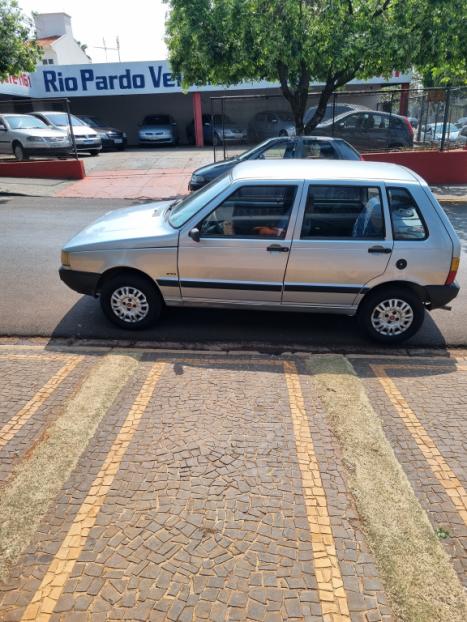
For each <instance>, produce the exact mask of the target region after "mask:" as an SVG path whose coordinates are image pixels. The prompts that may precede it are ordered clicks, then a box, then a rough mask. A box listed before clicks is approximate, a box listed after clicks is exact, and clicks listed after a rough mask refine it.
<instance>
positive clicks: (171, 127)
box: [140, 125, 175, 132]
mask: <svg viewBox="0 0 467 622" xmlns="http://www.w3.org/2000/svg"><path fill="white" fill-rule="evenodd" d="M140 129H141V131H143V132H144V131H145V130H164V131H165V132H167V131H169V130H170V131H172V130H174V129H175V125H142V126H141V128H140Z"/></svg>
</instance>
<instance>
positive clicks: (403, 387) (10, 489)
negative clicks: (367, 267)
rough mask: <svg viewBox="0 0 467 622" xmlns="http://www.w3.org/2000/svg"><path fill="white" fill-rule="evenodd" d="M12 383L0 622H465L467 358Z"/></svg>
mask: <svg viewBox="0 0 467 622" xmlns="http://www.w3.org/2000/svg"><path fill="white" fill-rule="evenodd" d="M0 371H1V372H2V373H1V375H0V396H1V401H0V454H1V456H0V457H1V464H2V465H3V466H2V470H1V472H0V492H1V494H0V620H2V621H5V622H6V621H7V622H14V621H16V620H29V621H32V620H35V621H36V620H37V621H41V622H44V621H48V620H50V621H53V622H58V621H65V620H66V621H67V622H69V621H73V622H75V621H76V622H79V621H81V620H82V621H83V622H84V621H85V620H93V621H96V622H97V621H100V620H122V619H125V620H133V621H136V620H141V621H146V620H151V621H158V620H160V621H162V620H164V621H169V620H170V621H174V622H175V621H178V622H188V621H192V620H193V621H194V620H196V621H198V620H204V621H206V620H208V621H212V622H216V621H218V622H227V621H229V620H232V621H233V620H236V621H240V622H244V621H247V620H248V621H257V622H278V621H287V622H298V621H305V620H306V621H308V622H322V621H324V622H377V621H384V622H390V621H392V620H397V619H406V620H418V619H419V620H424V622H435V620H436V621H437V622H448V621H449V622H462V621H463V620H465V617H466V615H467V605H466V601H465V596H464V595H463V593H462V587H461V585H462V583H463V584H464V585H466V584H467V563H466V561H467V555H466V542H465V534H466V532H465V526H466V524H467V494H466V492H465V490H466V487H467V481H466V479H465V471H464V470H463V469H465V467H466V466H467V463H466V455H467V454H466V452H465V448H464V449H463V447H462V445H463V443H464V442H465V438H466V431H467V430H466V419H465V412H466V411H467V409H466V404H467V383H466V381H465V380H466V371H467V353H465V352H464V353H463V352H461V351H458V352H455V353H452V354H451V356H432V357H430V358H423V357H414V356H411V357H397V356H394V355H393V356H391V357H375V356H371V355H362V356H358V355H354V356H349V357H347V358H346V357H343V356H337V355H310V356H309V355H307V356H292V355H287V356H282V357H273V356H261V355H256V354H243V353H237V354H235V355H228V354H223V353H196V352H190V353H182V352H179V353H175V352H173V353H170V352H163V351H159V352H158V351H155V350H144V349H139V350H138V349H125V350H112V349H110V348H92V347H87V348H86V347H82V348H80V347H78V346H77V347H61V348H59V347H54V346H53V344H49V345H47V344H46V342H40V341H36V342H35V343H34V344H27V343H25V344H24V345H19V344H18V345H16V344H15V343H14V342H13V341H11V340H3V345H2V344H0ZM367 395H368V396H369V398H368V397H367ZM441 396H444V398H443V399H442V398H441ZM446 396H450V397H449V399H447V398H446ZM393 452H395V453H393ZM401 467H402V468H401ZM407 478H408V479H407ZM408 576H410V577H411V587H410V589H407V577H408ZM2 578H3V581H2Z"/></svg>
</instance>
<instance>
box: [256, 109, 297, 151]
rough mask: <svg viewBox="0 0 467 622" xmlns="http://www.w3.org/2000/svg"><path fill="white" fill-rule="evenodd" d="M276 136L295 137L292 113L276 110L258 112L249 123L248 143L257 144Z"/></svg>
mask: <svg viewBox="0 0 467 622" xmlns="http://www.w3.org/2000/svg"><path fill="white" fill-rule="evenodd" d="M274 136H295V123H294V120H293V117H292V113H290V112H281V111H275V110H269V111H265V112H257V113H256V114H255V116H254V117H253V118H252V119H251V120H250V122H249V123H248V141H249V142H250V143H257V142H258V141H259V140H265V139H266V138H273V137H274Z"/></svg>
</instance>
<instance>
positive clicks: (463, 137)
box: [456, 125, 467, 147]
mask: <svg viewBox="0 0 467 622" xmlns="http://www.w3.org/2000/svg"><path fill="white" fill-rule="evenodd" d="M456 145H457V146H458V147H465V146H466V145H467V125H464V127H463V128H462V129H461V130H459V134H458V135H457V138H456Z"/></svg>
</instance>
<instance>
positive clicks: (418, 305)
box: [357, 287, 425, 345]
mask: <svg viewBox="0 0 467 622" xmlns="http://www.w3.org/2000/svg"><path fill="white" fill-rule="evenodd" d="M424 315H425V307H424V306H423V303H422V302H421V300H420V298H418V296H417V295H416V294H414V293H413V292H412V291H410V290H408V289H404V288H398V287H388V288H384V289H380V290H377V291H376V292H374V293H370V294H368V296H367V297H366V298H364V299H363V301H362V303H361V304H360V307H359V309H358V316H357V317H358V322H359V324H360V327H361V328H362V330H363V331H364V332H365V333H366V334H367V335H368V337H370V338H371V339H373V340H375V341H379V342H380V343H385V344H388V345H392V344H398V343H402V342H403V341H405V340H406V339H410V337H412V336H413V335H415V333H416V332H417V331H418V330H419V328H420V326H421V325H422V323H423V318H424Z"/></svg>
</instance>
